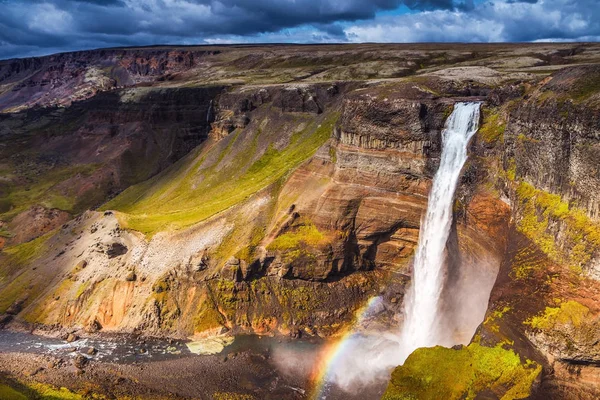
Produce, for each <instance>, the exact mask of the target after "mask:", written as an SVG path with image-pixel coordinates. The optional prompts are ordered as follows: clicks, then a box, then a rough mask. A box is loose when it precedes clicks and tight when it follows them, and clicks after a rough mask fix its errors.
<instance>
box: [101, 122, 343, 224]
mask: <svg viewBox="0 0 600 400" xmlns="http://www.w3.org/2000/svg"><path fill="white" fill-rule="evenodd" d="M337 119H338V114H337V113H331V114H330V115H328V116H325V117H324V119H323V120H322V121H320V124H319V122H317V121H315V122H313V123H312V124H311V125H309V126H308V127H307V128H305V129H304V130H302V131H300V132H297V133H294V134H293V135H292V136H291V138H290V142H289V144H288V145H287V147H285V148H283V149H279V150H278V149H275V148H274V147H272V146H270V147H269V148H267V149H266V150H265V151H264V153H263V154H262V155H260V156H259V157H258V159H256V161H254V162H253V161H252V160H253V156H255V155H254V154H248V153H247V151H245V150H247V149H246V148H244V147H243V146H235V147H236V148H235V150H234V149H233V147H234V146H233V143H234V141H236V140H238V138H239V139H241V137H239V136H240V131H238V133H237V134H235V135H234V136H230V137H229V138H228V139H225V140H229V142H227V143H228V144H227V147H225V148H224V149H223V150H222V152H221V154H219V157H218V159H217V160H216V161H215V162H214V163H213V164H212V165H211V166H207V165H205V164H208V162H209V160H210V159H211V157H210V156H211V155H214V153H211V148H208V149H203V150H204V151H202V150H201V151H200V154H196V156H197V158H199V161H197V162H196V163H195V164H193V165H189V164H186V163H185V162H183V163H177V164H176V165H175V166H174V167H173V168H171V169H168V170H167V171H165V173H163V174H159V175H158V176H157V177H155V178H152V179H151V180H149V181H147V182H144V183H142V184H140V185H136V186H133V187H131V188H129V189H127V190H126V191H124V192H123V193H122V194H121V195H120V196H118V197H117V198H115V199H114V200H112V201H111V202H109V203H107V204H106V205H105V206H104V207H103V209H115V210H117V211H120V212H122V213H123V214H122V215H121V216H120V218H121V220H122V222H123V223H124V224H125V225H126V226H127V227H128V228H131V229H135V230H138V231H140V232H143V233H145V234H147V235H149V236H152V235H153V234H155V233H156V232H158V231H160V230H165V229H168V228H172V229H179V228H183V227H186V226H189V225H192V224H194V223H196V222H199V221H202V220H204V219H206V218H209V217H211V216H213V215H215V214H217V213H219V212H221V211H224V210H226V209H228V208H229V207H232V206H234V205H236V204H238V203H240V202H242V201H244V200H245V199H247V198H249V197H250V196H251V195H253V194H255V193H256V192H258V191H260V190H261V189H263V188H266V187H268V186H269V185H272V184H274V183H276V182H277V181H279V180H280V179H281V178H283V177H285V176H287V175H288V174H289V173H290V172H291V171H292V170H293V169H295V168H296V167H297V166H298V165H300V164H301V163H302V162H303V161H304V160H306V159H307V158H309V157H310V156H312V155H313V154H314V153H315V151H316V150H317V149H318V148H319V147H320V146H322V145H323V144H324V143H325V142H326V141H327V139H329V137H330V136H331V132H332V130H333V126H334V124H335V122H336V121H337ZM250 147H252V144H250ZM213 148H215V149H216V148H217V146H215V147H213ZM234 151H235V152H236V153H235V154H234V157H233V161H231V162H226V161H227V159H226V158H227V157H226V156H227V155H229V153H230V152H232V154H233V152H234ZM257 156H258V155H257ZM229 158H231V157H229ZM212 159H214V157H212ZM186 160H187V163H189V162H190V159H186Z"/></svg>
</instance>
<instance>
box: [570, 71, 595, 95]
mask: <svg viewBox="0 0 600 400" xmlns="http://www.w3.org/2000/svg"><path fill="white" fill-rule="evenodd" d="M598 93H600V71H594V72H588V73H586V74H585V75H583V77H582V78H580V79H579V80H578V81H577V82H576V83H575V84H574V85H573V87H572V90H571V94H572V97H573V99H574V100H575V101H577V102H583V101H585V100H587V99H589V98H590V97H592V96H593V95H595V94H598Z"/></svg>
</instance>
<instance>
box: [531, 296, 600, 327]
mask: <svg viewBox="0 0 600 400" xmlns="http://www.w3.org/2000/svg"><path fill="white" fill-rule="evenodd" d="M589 314H590V310H589V308H587V307H586V306H584V305H583V304H581V303H578V302H576V301H574V300H569V301H565V302H561V303H560V305H559V306H558V307H546V309H545V310H544V312H543V313H542V314H540V315H536V316H534V317H532V318H530V319H528V320H527V321H525V324H526V325H529V326H531V327H532V328H534V329H540V330H550V329H553V328H554V327H556V326H557V325H573V326H575V327H578V326H580V325H581V324H582V322H584V321H585V320H586V318H588V316H589Z"/></svg>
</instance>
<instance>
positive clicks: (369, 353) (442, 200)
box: [318, 103, 496, 400]
mask: <svg viewBox="0 0 600 400" xmlns="http://www.w3.org/2000/svg"><path fill="white" fill-rule="evenodd" d="M478 123H479V103H457V104H456V105H455V106H454V111H453V112H452V114H451V115H450V117H449V118H448V120H447V121H446V127H445V128H444V130H443V132H442V155H441V160H440V166H439V169H438V171H437V173H436V175H435V177H434V179H433V184H432V188H431V192H430V195H429V203H428V207H427V212H426V214H425V216H424V218H423V221H422V224H421V233H420V236H419V244H418V247H417V252H416V254H415V264H414V273H413V283H412V285H411V288H410V289H409V291H408V293H407V294H406V296H405V303H404V308H405V310H404V314H405V320H404V325H403V327H402V329H395V330H393V331H381V330H375V331H372V330H370V329H369V328H368V327H365V329H360V328H361V327H359V329H357V330H356V333H355V334H353V335H350V336H349V337H347V338H346V339H344V341H343V342H342V343H341V344H340V348H339V350H338V352H337V354H336V357H335V360H334V361H333V362H331V363H330V365H329V366H328V371H327V372H328V373H327V379H328V381H330V382H335V384H336V385H337V386H338V387H340V388H341V389H343V390H345V391H347V392H349V393H357V391H358V390H360V389H361V388H364V387H366V386H369V385H385V384H386V383H387V382H388V381H389V377H390V372H391V370H392V369H393V368H395V367H396V366H398V365H400V364H403V363H404V361H405V360H406V358H407V357H408V356H409V355H410V353H412V352H413V351H414V350H415V349H417V348H419V347H430V346H435V345H442V346H446V347H449V346H453V345H455V344H459V343H467V342H468V341H469V340H470V338H471V336H472V334H473V333H474V332H475V329H476V328H477V326H478V325H479V324H480V323H481V321H482V320H483V317H484V314H485V310H486V308H487V302H488V300H489V294H490V291H491V288H492V285H493V283H494V281H495V277H496V275H495V273H490V272H489V271H493V270H494V269H495V268H496V267H493V266H490V265H488V264H489V263H490V261H489V260H486V259H485V257H483V258H477V259H472V258H470V257H468V256H464V257H461V259H460V271H459V274H458V278H457V279H455V281H454V282H453V283H452V285H453V287H452V288H449V287H446V288H444V284H445V281H446V274H447V266H446V255H445V249H446V242H447V241H448V237H449V235H450V229H451V226H452V205H453V201H454V194H455V191H456V187H457V185H458V179H459V178H460V172H461V170H462V167H463V166H464V163H465V161H466V159H467V145H468V143H469V140H470V139H471V137H472V136H473V134H474V133H475V132H476V131H477V128H478ZM457 251H458V249H457ZM447 289H452V290H451V292H453V293H452V294H451V296H453V298H452V299H450V300H452V301H450V302H447V303H451V304H450V307H449V309H450V310H451V313H450V314H448V315H443V313H442V311H441V310H440V306H441V305H442V304H441V300H442V299H441V296H442V292H443V291H444V290H447ZM444 294H445V295H447V294H448V293H444ZM380 303H381V302H380V301H374V302H373V303H372V306H373V307H377V306H378V305H380ZM447 303H446V304H445V305H446V306H447V305H448V304H447ZM367 311H369V309H367ZM371 311H373V312H375V313H376V310H375V309H373V310H371ZM457 330H460V331H461V332H460V334H457ZM327 391H328V386H327V385H325V388H324V389H323V391H322V392H321V393H320V396H319V397H318V398H319V400H322V399H326V398H327V395H326V394H327Z"/></svg>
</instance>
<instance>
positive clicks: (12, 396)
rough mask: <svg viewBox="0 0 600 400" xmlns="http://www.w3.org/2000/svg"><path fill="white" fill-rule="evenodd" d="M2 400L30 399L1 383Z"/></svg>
mask: <svg viewBox="0 0 600 400" xmlns="http://www.w3.org/2000/svg"><path fill="white" fill-rule="evenodd" d="M0 399H3V400H28V399H29V397H28V396H26V395H25V394H23V393H21V392H18V391H17V390H15V389H13V388H11V387H10V386H8V385H5V384H2V383H0Z"/></svg>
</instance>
